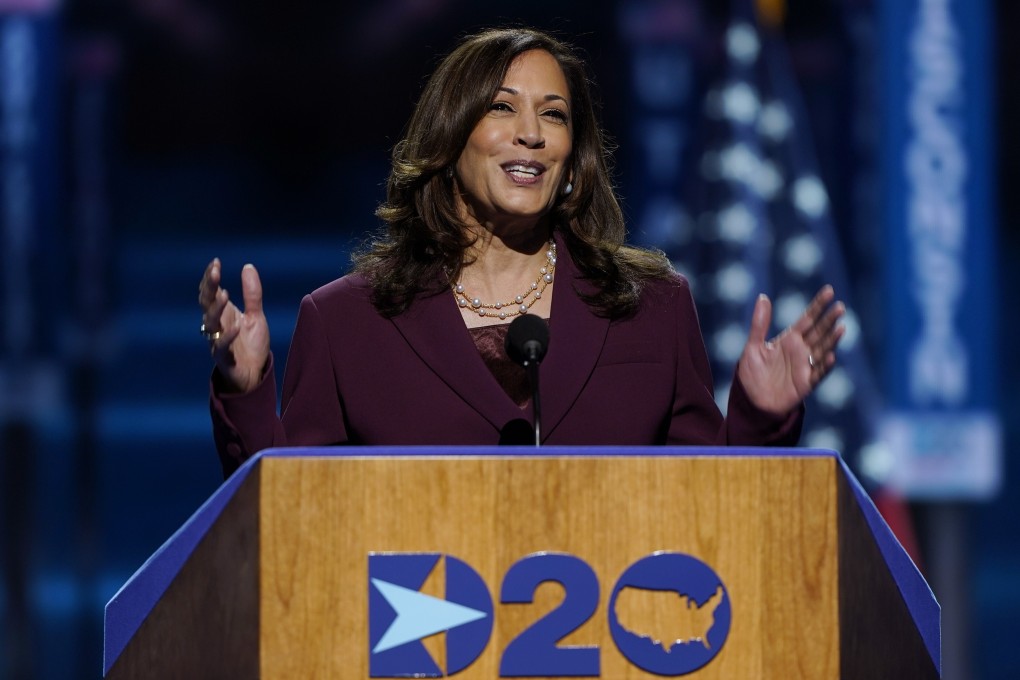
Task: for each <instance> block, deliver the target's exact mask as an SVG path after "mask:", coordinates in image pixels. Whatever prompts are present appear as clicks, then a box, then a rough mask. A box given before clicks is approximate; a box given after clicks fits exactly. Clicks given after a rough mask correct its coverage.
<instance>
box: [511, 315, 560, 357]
mask: <svg viewBox="0 0 1020 680" xmlns="http://www.w3.org/2000/svg"><path fill="white" fill-rule="evenodd" d="M548 348H549V324H547V323H546V322H545V320H544V319H542V317H539V316H534V315H532V314H522V315H521V316H519V317H517V318H516V319H514V320H513V321H512V322H511V323H510V328H509V330H507V333H506V353H507V355H508V356H509V357H510V358H511V359H513V360H514V361H516V362H517V363H519V364H527V363H529V362H532V361H536V362H537V361H542V359H543V358H545V352H546V350H547V349H548Z"/></svg>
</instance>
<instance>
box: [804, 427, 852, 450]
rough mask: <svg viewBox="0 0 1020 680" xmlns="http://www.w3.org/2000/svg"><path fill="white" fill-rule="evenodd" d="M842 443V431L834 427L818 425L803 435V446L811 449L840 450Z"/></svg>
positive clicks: (843, 441)
mask: <svg viewBox="0 0 1020 680" xmlns="http://www.w3.org/2000/svg"><path fill="white" fill-rule="evenodd" d="M844 443H845V440H844V437H843V433H842V432H840V431H839V430H837V429H836V428H834V427H820V428H818V429H816V430H811V431H810V432H808V433H806V434H805V435H804V446H806V447H808V448H811V449H832V450H833V451H842V450H843V446H844Z"/></svg>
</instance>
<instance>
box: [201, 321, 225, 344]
mask: <svg viewBox="0 0 1020 680" xmlns="http://www.w3.org/2000/svg"><path fill="white" fill-rule="evenodd" d="M198 332H199V333H201V334H202V337H203V338H205V339H206V340H208V341H209V342H216V341H217V340H219V339H220V335H221V334H222V331H211V330H209V329H207V328H206V327H205V324H202V325H201V326H200V327H199V329H198Z"/></svg>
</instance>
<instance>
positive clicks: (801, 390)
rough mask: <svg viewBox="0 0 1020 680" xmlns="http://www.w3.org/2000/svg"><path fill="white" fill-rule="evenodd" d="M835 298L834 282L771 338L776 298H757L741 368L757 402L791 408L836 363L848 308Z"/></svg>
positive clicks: (779, 410) (778, 409)
mask: <svg viewBox="0 0 1020 680" xmlns="http://www.w3.org/2000/svg"><path fill="white" fill-rule="evenodd" d="M834 299H835V293H834V292H833V290H832V286H825V287H824V288H822V289H821V290H820V291H818V294H817V295H815V298H814V299H813V300H812V301H811V304H809V305H808V307H807V309H805V310H804V313H803V314H802V315H801V317H800V318H799V319H797V321H796V322H795V323H794V324H793V325H792V326H790V327H789V328H787V329H786V330H784V331H783V332H782V333H780V334H779V335H777V336H776V337H775V338H773V339H772V340H768V339H766V338H767V335H768V330H769V324H770V323H771V322H772V303H771V302H770V301H769V299H768V297H766V296H765V295H761V296H759V297H758V302H757V303H756V304H755V306H754V314H753V316H752V318H751V332H750V334H749V336H748V339H747V345H746V346H745V347H744V353H743V354H742V355H741V357H740V366H739V368H738V369H737V374H738V376H739V377H740V381H741V383H742V384H743V386H744V391H745V392H746V393H747V396H748V397H749V398H750V399H751V402H752V403H753V404H754V405H755V406H757V407H758V408H760V409H762V410H763V411H767V412H769V413H774V414H777V415H778V414H785V413H789V412H790V411H791V410H792V409H793V408H794V407H796V406H797V404H799V403H800V402H801V401H803V400H804V398H805V397H807V395H809V394H810V393H811V391H812V390H813V389H814V388H815V386H816V385H818V383H819V382H821V380H822V378H824V377H825V376H826V375H827V374H828V373H829V371H830V370H831V369H832V367H833V365H835V363H836V344H837V343H839V340H840V338H842V337H843V333H844V332H845V328H844V327H843V326H842V325H839V324H838V321H839V319H840V318H841V317H842V316H843V314H844V312H846V307H845V306H844V305H843V303H842V302H838V301H837V302H833V300H834Z"/></svg>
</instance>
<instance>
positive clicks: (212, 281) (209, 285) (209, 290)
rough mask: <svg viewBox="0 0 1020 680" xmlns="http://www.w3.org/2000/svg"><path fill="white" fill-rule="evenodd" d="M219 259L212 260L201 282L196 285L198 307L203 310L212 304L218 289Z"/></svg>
mask: <svg viewBox="0 0 1020 680" xmlns="http://www.w3.org/2000/svg"><path fill="white" fill-rule="evenodd" d="M220 270H221V266H220V258H218V257H217V258H213V260H212V261H211V262H210V263H209V264H208V265H206V268H205V272H204V273H203V274H202V280H201V281H200V282H199V284H198V306H199V307H201V308H202V309H203V310H204V309H206V308H207V307H209V305H211V304H212V303H213V300H214V298H215V297H216V291H217V290H219V287H220Z"/></svg>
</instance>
